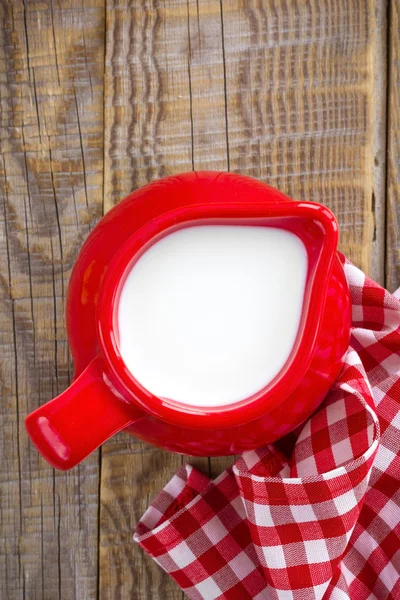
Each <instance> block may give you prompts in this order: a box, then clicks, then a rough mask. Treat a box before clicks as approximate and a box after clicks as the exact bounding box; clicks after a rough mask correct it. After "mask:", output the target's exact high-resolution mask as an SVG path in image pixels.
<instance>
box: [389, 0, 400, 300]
mask: <svg viewBox="0 0 400 600" xmlns="http://www.w3.org/2000/svg"><path fill="white" fill-rule="evenodd" d="M389 18H390V27H389V37H388V39H389V48H388V58H389V74H388V75H389V99H388V153H387V162H388V170H387V200H388V204H387V254H386V285H387V288H388V289H389V290H391V291H394V290H395V289H397V288H398V287H399V286H400V6H399V3H398V2H390V11H389Z"/></svg>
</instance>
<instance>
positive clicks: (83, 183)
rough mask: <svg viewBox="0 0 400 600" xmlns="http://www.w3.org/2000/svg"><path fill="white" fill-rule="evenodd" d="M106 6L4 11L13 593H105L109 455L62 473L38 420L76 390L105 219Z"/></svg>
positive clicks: (36, 4) (8, 569)
mask: <svg viewBox="0 0 400 600" xmlns="http://www.w3.org/2000/svg"><path fill="white" fill-rule="evenodd" d="M103 68H104V6H103V5H102V3H101V1H100V0H99V1H95V0H93V1H92V2H86V3H85V5H82V2H81V1H80V0H79V1H78V0H77V1H75V0H70V1H69V2H68V3H65V2H62V1H61V0H60V1H59V2H57V1H56V0H54V1H50V0H41V1H35V0H32V1H30V2H20V1H15V0H9V1H7V0H2V2H1V3H0V109H1V121H0V127H1V129H0V132H1V135H0V147H1V161H0V194H1V216H0V223H1V234H0V261H1V278H0V311H1V316H0V323H1V329H0V336H1V337H0V344H1V361H0V383H1V395H2V404H1V436H0V440H1V441H0V464H1V469H0V597H1V598H7V599H10V600H11V599H12V600H13V599H20V598H28V599H29V600H35V599H36V598H40V599H42V598H43V599H49V600H54V599H57V598H58V599H61V598H62V599H63V600H64V599H76V600H78V599H79V600H81V599H82V598H95V597H96V594H97V579H98V569H97V539H98V481H99V479H98V456H96V455H94V456H92V457H91V458H90V459H89V460H88V461H86V462H85V463H84V464H82V465H81V466H80V467H79V468H78V469H76V470H74V471H71V472H70V473H67V474H64V473H60V472H57V473H56V472H55V471H54V470H53V469H52V468H50V467H49V466H48V465H47V463H45V461H44V460H42V459H41V458H39V455H38V453H37V451H36V450H35V449H34V448H33V447H32V445H31V444H30V443H29V442H28V439H27V436H26V433H25V431H24V427H23V419H24V416H25V415H26V414H27V413H28V412H30V411H31V410H33V409H35V408H36V407H37V406H38V405H39V404H41V403H43V402H45V401H47V400H49V399H51V398H52V397H54V396H55V395H57V394H58V393H59V392H61V391H63V390H64V389H65V388H66V387H67V386H68V383H69V381H70V377H71V373H72V370H71V361H70V357H69V352H68V346H67V341H66V331H65V318H64V308H65V306H64V301H65V291H66V287H67V282H68V277H69V274H70V270H71V267H72V264H73V262H74V259H75V257H76V254H77V251H78V249H79V246H80V244H81V243H82V241H83V239H84V237H85V236H86V235H87V233H88V232H89V230H90V228H91V226H92V225H93V224H94V223H95V221H96V220H97V219H98V218H99V217H100V215H101V206H102V188H103Z"/></svg>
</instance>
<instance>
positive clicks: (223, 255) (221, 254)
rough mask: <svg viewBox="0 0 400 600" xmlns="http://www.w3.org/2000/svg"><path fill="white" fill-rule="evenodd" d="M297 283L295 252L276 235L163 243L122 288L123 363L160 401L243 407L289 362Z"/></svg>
mask: <svg viewBox="0 0 400 600" xmlns="http://www.w3.org/2000/svg"><path fill="white" fill-rule="evenodd" d="M306 274H307V252H306V249H305V247H304V244H303V242H302V241H301V240H300V238H298V237H297V236H296V235H294V234H293V233H291V232H288V231H286V230H284V229H276V228H271V227H260V226H243V225H237V226H235V225H200V226H199V225H198V226H193V227H187V228H185V229H181V230H179V231H176V232H174V233H171V234H169V235H168V236H166V237H164V238H163V239H161V240H160V241H158V242H156V243H155V244H154V245H153V246H151V247H150V248H149V249H148V250H147V251H146V252H145V253H144V254H143V255H142V256H141V257H140V259H139V260H138V261H137V263H136V264H135V265H134V266H133V268H132V269H131V271H130V273H129V274H128V277H127V279H126V281H125V283H124V286H123V288H122V292H121V297H120V302H119V307H118V327H119V340H120V341H119V348H120V352H121V355H122V358H123V360H124V362H125V364H126V366H127V367H128V369H129V370H130V372H131V373H132V374H133V376H134V377H135V378H136V380H137V381H138V382H139V383H140V384H141V385H142V386H143V387H144V388H146V389H147V390H148V391H150V392H151V393H153V394H154V395H156V396H159V397H162V398H169V399H172V400H175V401H178V402H180V403H183V404H186V405H192V406H200V407H211V406H226V405H229V404H232V403H234V402H237V401H239V400H243V399H245V398H248V397H249V396H251V395H252V394H254V393H256V392H258V391H259V390H261V389H262V388H263V387H265V386H266V385H267V384H268V383H269V382H270V381H271V380H272V379H273V378H274V377H275V376H276V375H277V374H278V373H279V371H280V370H281V369H282V367H283V366H284V365H285V363H286V361H287V359H288V357H289V355H290V352H291V349H292V347H293V344H294V342H295V339H296V334H297V331H298V327H299V323H300V318H301V313H302V306H303V297H304V288H305V282H306Z"/></svg>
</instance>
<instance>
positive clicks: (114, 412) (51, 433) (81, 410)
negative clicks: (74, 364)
mask: <svg viewBox="0 0 400 600" xmlns="http://www.w3.org/2000/svg"><path fill="white" fill-rule="evenodd" d="M145 416H146V413H145V412H144V411H142V410H141V409H140V408H139V407H137V406H136V405H135V404H133V403H131V402H129V401H126V400H124V399H122V397H119V394H118V391H116V390H115V389H114V388H113V385H112V383H111V382H110V381H109V380H108V377H107V375H106V372H105V369H104V364H103V359H102V358H101V356H97V357H96V358H94V359H93V360H92V362H91V363H90V364H89V365H88V366H87V367H86V369H85V371H83V373H82V374H81V375H80V376H79V377H78V378H77V379H76V380H75V381H74V382H73V383H72V384H71V386H70V387H69V388H68V389H67V390H66V391H65V392H63V393H62V394H60V395H59V396H57V398H54V400H51V401H50V402H47V403H46V404H44V405H43V406H41V407H39V408H38V409H37V410H35V411H34V412H32V413H31V414H29V415H28V416H27V417H26V419H25V427H26V430H27V432H28V435H29V437H30V438H31V440H32V442H33V443H34V444H35V446H36V447H37V449H38V450H39V452H40V454H41V455H42V456H43V457H44V458H45V459H46V460H47V462H49V463H50V464H51V465H52V466H53V467H56V468H57V469H61V470H62V471H65V470H67V469H71V468H72V467H74V466H75V465H77V464H78V463H80V462H81V461H82V460H83V459H84V458H86V456H88V455H89V454H90V453H91V452H93V451H94V450H96V448H98V447H99V446H100V444H102V443H103V442H105V441H106V440H107V439H108V438H109V437H111V436H112V435H114V433H117V432H118V431H120V430H121V429H124V428H125V427H127V426H128V425H130V424H132V423H134V422H135V421H137V420H139V419H142V418H144V417H145Z"/></svg>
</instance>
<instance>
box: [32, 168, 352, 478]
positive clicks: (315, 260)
mask: <svg viewBox="0 0 400 600" xmlns="http://www.w3.org/2000/svg"><path fill="white" fill-rule="evenodd" d="M201 224H235V225H237V224H241V225H250V226H251V225H257V226H267V227H279V228H282V229H287V230H289V231H292V232H293V233H295V234H296V235H298V236H299V237H300V238H301V240H302V241H303V243H304V245H305V248H306V251H307V255H308V271H307V278H306V286H305V294H304V299H303V308H302V316H301V321H300V326H299V329H298V333H297V338H296V342H295V344H294V346H293V349H292V352H291V354H290V356H289V359H288V360H287V362H286V364H285V365H284V367H283V368H282V370H281V371H280V372H279V373H278V375H277V376H276V377H275V378H274V379H273V380H272V381H271V382H270V383H269V384H268V385H267V386H266V387H265V388H263V389H262V390H260V391H259V392H258V393H256V394H254V395H253V396H251V397H250V398H246V399H245V400H242V401H240V402H236V403H234V404H230V405H228V406H224V407H211V408H210V407H205V408H204V407H203V408H202V407H196V406H187V405H183V404H179V403H177V402H174V401H172V400H169V399H167V398H159V397H156V396H154V395H152V394H151V393H149V392H148V391H147V390H146V389H144V388H143V386H141V385H140V384H139V382H138V381H136V380H135V378H134V377H133V375H132V374H131V373H130V372H129V371H128V369H127V368H126V366H125V364H124V362H123V360H122V358H121V355H120V352H119V349H118V325H117V319H116V309H117V305H118V298H119V294H120V291H121V288H122V286H123V283H124V281H125V278H126V276H127V274H128V273H129V271H130V270H131V268H132V266H133V264H134V263H135V261H136V260H138V257H140V256H141V254H143V252H144V251H145V250H146V249H147V248H148V247H149V246H150V245H151V244H153V243H154V242H155V241H157V240H159V239H160V237H163V236H165V235H167V234H169V233H171V232H173V231H176V230H177V229H180V228H183V227H190V226H191V225H201ZM337 242H338V227H337V223H336V220H335V218H334V216H333V215H332V213H331V212H330V211H329V210H328V209H327V208H326V207H324V206H321V205H319V204H316V203H312V202H294V201H291V200H289V199H288V198H287V197H286V196H284V195H283V194H281V193H280V192H278V191H277V190H275V189H273V188H271V187H269V186H267V185H265V184H263V183H261V182H259V181H257V180H254V179H251V178H248V177H242V176H239V175H234V174H231V173H216V172H199V173H187V174H182V175H177V176H172V177H167V178H165V179H162V180H160V181H156V182H154V183H152V184H150V185H148V186H146V187H144V188H142V189H139V190H137V191H136V192H134V193H132V194H131V195H130V196H128V197H127V198H126V199H125V200H123V201H122V202H120V203H119V204H118V205H117V206H116V207H115V208H114V209H112V210H111V211H110V212H109V213H108V214H107V215H106V216H105V217H104V218H103V219H102V220H101V221H100V223H99V224H98V225H97V227H96V228H95V229H94V230H93V232H92V233H91V234H90V236H89V237H88V239H87V241H86V242H85V244H84V246H83V248H82V250H81V252H80V254H79V256H78V259H77V261H76V264H75V267H74V270H73V273H72V276H71V281H70V285H69V290H68V299H67V325H68V337H69V342H70V346H71V350H72V355H73V358H74V363H75V379H74V381H73V383H72V384H71V386H70V387H69V388H68V389H67V390H66V391H65V392H64V393H62V394H61V395H60V396H58V397H57V398H55V399H54V400H51V401H50V402H48V403H47V404H45V405H43V406H41V407H40V408H38V409H37V410H36V411H34V412H33V413H31V414H30V415H28V416H27V418H26V428H27V431H28V434H29V436H30V437H31V439H32V441H33V442H34V444H35V445H36V447H37V448H38V450H39V452H40V453H41V454H42V455H43V456H44V457H45V458H46V460H47V461H48V462H49V463H50V464H52V465H53V466H54V467H57V468H59V469H69V468H71V467H73V466H74V465H76V464H77V463H79V462H80V461H81V460H83V459H84V458H85V457H86V456H87V455H88V454H89V453H91V452H92V451H93V450H95V449H96V448H97V447H98V446H99V445H100V444H101V443H103V442H104V441H105V440H107V439H108V438H109V437H110V436H112V435H113V434H114V433H116V432H118V431H120V430H122V429H125V430H126V431H127V432H128V433H131V434H133V435H135V436H136V437H138V438H140V439H142V440H145V441H147V442H149V443H151V444H154V445H155V446H159V447H161V448H164V449H166V450H171V451H174V452H181V453H185V454H191V455H201V456H218V455H229V454H236V453H240V452H243V451H244V450H248V449H253V448H256V447H258V446H261V445H264V444H266V443H268V442H270V441H273V440H275V439H277V438H280V437H282V436H284V435H285V434H287V433H288V432H290V431H291V430H293V429H294V428H295V427H296V426H298V425H299V424H300V423H301V422H303V421H304V420H305V419H306V418H307V417H308V416H309V415H310V414H311V413H312V412H313V411H314V410H315V408H316V407H317V406H318V404H319V403H320V402H321V401H322V400H323V398H324V396H325V395H326V393H327V391H328V390H329V388H330V386H331V385H332V383H333V381H334V380H335V378H336V377H337V375H338V373H339V371H340V368H341V365H342V358H343V355H344V353H345V351H346V349H347V347H348V343H349V333H350V318H351V316H350V312H351V305H350V298H349V290H348V286H347V282H346V279H345V276H344V271H343V267H342V264H341V262H340V260H339V257H338V255H337Z"/></svg>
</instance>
